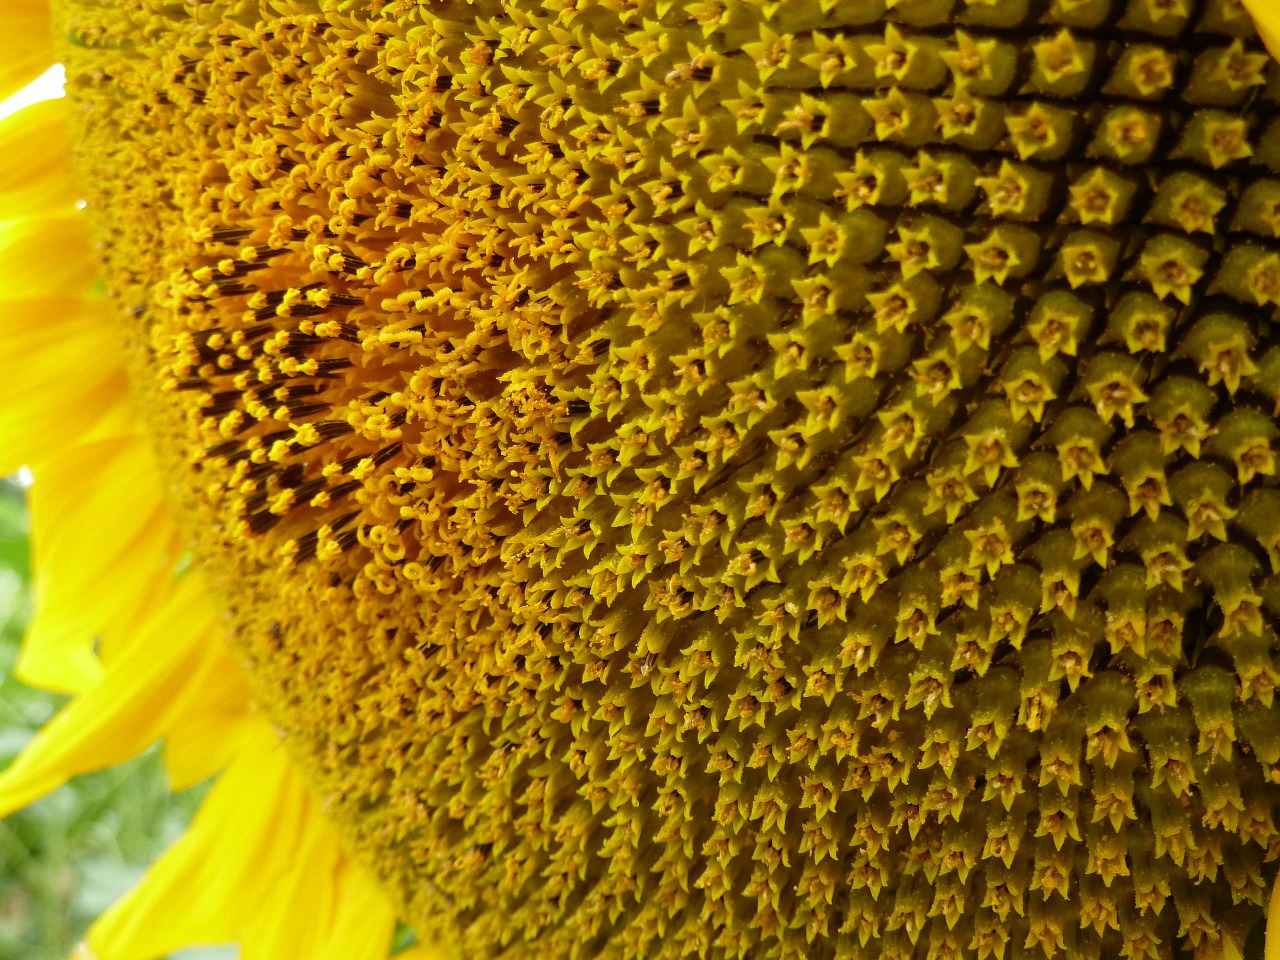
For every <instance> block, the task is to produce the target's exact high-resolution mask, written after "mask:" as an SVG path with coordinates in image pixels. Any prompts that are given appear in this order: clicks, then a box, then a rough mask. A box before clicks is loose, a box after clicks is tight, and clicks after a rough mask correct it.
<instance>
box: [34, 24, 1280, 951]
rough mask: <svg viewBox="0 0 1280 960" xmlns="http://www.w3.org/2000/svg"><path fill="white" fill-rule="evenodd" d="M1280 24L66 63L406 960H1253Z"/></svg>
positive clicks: (176, 480) (294, 709) (1259, 905)
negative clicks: (411, 932) (419, 944)
mask: <svg viewBox="0 0 1280 960" xmlns="http://www.w3.org/2000/svg"><path fill="white" fill-rule="evenodd" d="M1269 18H1270V19H1269ZM1273 19H1274V17H1273V15H1272V14H1270V13H1268V12H1266V11H1263V12H1261V13H1260V14H1259V19H1258V20H1257V21H1256V22H1255V20H1254V19H1253V18H1252V17H1251V16H1250V13H1249V11H1248V10H1246V8H1245V7H1244V6H1243V5H1242V4H1241V3H1239V2H1238V0H1052V2H1034V3H1032V2H1021V0H1008V2H1006V0H1000V2H998V3H997V2H992V0H959V2H957V0H858V2H852V3H834V2H818V0H814V2H807V0H806V2H769V0H762V2H749V3H718V2H701V0H676V2H651V0H617V2H613V0H609V2H604V3H599V4H580V3H576V2H568V0H551V2H545V3H538V4H532V3H518V2H509V3H497V2H476V3H469V4H459V3H444V4H418V3H412V2H408V0H401V2H390V3H374V4H371V5H353V4H348V3H336V2H324V3H319V4H311V3H303V2H292V0H280V2H273V3H270V4H260V3H255V2H248V0H236V2H230V0H213V2H202V3H200V4H199V5H198V7H197V8H195V9H192V10H188V11H183V12H181V13H179V12H176V10H175V8H173V7H171V6H166V5H163V4H154V3H151V2H148V0H139V2H137V3H134V4H130V5H127V6H125V7H111V8H104V7H99V6H91V5H88V4H82V3H78V2H74V0H67V2H66V3H64V4H62V6H61V9H60V12H59V31H60V33H61V35H62V36H64V37H65V38H66V40H67V43H66V52H67V62H68V70H69V77H70V80H69V91H70V93H71V96H72V97H73V99H74V100H75V101H76V103H77V104H78V106H79V110H78V112H77V125H78V143H79V145H80V146H79V171H80V178H81V179H80V182H81V184H82V186H83V189H84V191H85V193H86V197H87V200H88V207H89V210H90V213H91V214H92V216H93V220H94V223H95V225H96V231H97V237H98V243H99V249H100V252H101V256H102V260H103V262H104V264H105V271H106V278H107V286H108V288H109V290H110V292H111V295H112V298H113V300H114V302H115V303H116V304H117V305H118V308H119V310H120V312H121V314H122V316H123V318H124V325H125V328H126V330H127V336H126V340H127V345H128V347H129V356H130V358H131V360H130V363H131V373H132V382H133V387H134V392H135V396H136V397H137V398H138V399H139V400H140V401H141V403H142V405H143V407H144V408H145V411H146V418H147V422H148V430H149V432H150V435H151V436H152V437H153V438H154V440H155V442H156V444H157V447H158V449H159V451H160V459H161V461H162V466H163V470H164V476H165V477H166V478H167V481H166V482H167V485H168V488H169V491H170V495H171V496H172V497H173V502H174V503H175V504H177V505H178V512H179V514H180V515H181V517H182V518H183V523H184V536H185V538H186V541H185V542H186V543H188V544H189V545H190V546H191V549H192V551H193V556H194V557H195V560H196V563H197V564H198V565H199V566H200V567H202V568H203V569H205V570H207V571H208V573H209V575H210V577H211V581H212V583H213V586H214V592H215V594H216V596H217V598H218V600H219V603H220V605H221V607H222V609H223V610H224V611H225V612H226V614H227V622H228V623H229V626H230V632H231V634H232V638H233V646H234V649H235V650H236V652H237V654H238V656H239V657H240V659H241V660H243V662H244V663H245V664H246V665H247V667H248V673H249V676H250V678H251V686H252V688H253V694H254V697H255V699H256V701H257V702H258V703H259V704H261V705H262V707H263V709H264V710H265V711H266V712H267V713H268V714H269V715H270V717H271V718H272V720H273V721H274V722H275V724H277V725H278V727H279V728H280V729H281V730H282V731H283V733H284V737H285V741H286V746H287V748H288V750H289V753H290V755H291V756H292V757H293V758H295V759H296V760H297V761H298V762H299V763H300V764H301V766H302V768H303V769H304V770H305V771H306V775H307V777H308V778H309V780H310V783H311V785H312V787H313V788H314V790H315V791H316V793H317V795H318V796H319V797H320V798H321V799H322V801H323V803H324V805H325V807H326V809H328V810H329V811H331V813H332V816H333V817H334V819H335V820H336V822H338V823H339V824H340V825H341V827H342V828H343V830H344V831H345V834H346V839H347V842H348V843H349V844H350V845H351V847H352V849H354V850H356V851H357V852H358V853H359V855H360V856H361V858H362V859H363V861H364V862H365V863H367V864H368V865H369V866H371V867H372V868H373V870H374V871H375V872H376V873H377V874H378V875H379V876H380V877H381V878H382V880H383V881H384V882H385V884H386V885H387V887H388V888H389V889H390V890H391V891H392V893H393V895H394V897H395V898H396V900H397V902H398V904H399V905H400V909H401V910H402V912H403V914H404V916H406V917H407V918H408V920H409V921H410V922H411V923H412V924H413V925H414V926H415V927H416V928H417V929H418V930H419V932H420V933H422V934H424V935H426V936H427V937H429V938H431V940H432V941H433V942H436V943H439V944H440V945H441V949H443V950H445V951H446V952H450V953H451V955H453V956H456V957H458V958H463V957H488V956H498V955H502V956H510V957H525V956H534V955H537V956H555V957H565V958H569V957H583V958H585V957H593V958H594V957H615V958H619V960H621V958H627V960H631V958H641V957H659V956H660V957H671V958H679V957H691V956H695V955H696V956H699V957H707V956H717V957H721V956H724V957H728V956H735V957H739V958H744V957H751V958H757V957H759V958H764V957H777V958H793V957H795V958H798V957H822V958H826V957H832V958H834V957H840V958H868V960H869V958H872V957H875V958H900V960H911V958H924V957H928V958H937V960H945V958H956V960H959V958H966V960H968V958H976V960H985V958H989V957H990V958H1004V957H1032V956H1042V955H1043V956H1044V957H1046V958H1055V957H1081V958H1093V960H1102V958H1107V957H1127V958H1134V960H1137V958H1151V960H1166V958H1172V957H1174V956H1194V957H1196V958H1197V960H1217V958H1223V960H1226V958H1235V957H1239V956H1241V951H1242V950H1243V949H1244V948H1245V943H1246V941H1247V939H1248V938H1249V936H1250V934H1251V931H1254V930H1255V929H1258V928H1259V921H1260V920H1261V918H1262V917H1263V914H1264V909H1263V904H1264V895H1265V892H1266V890H1267V888H1268V886H1269V884H1270V883H1271V882H1272V880H1273V879H1274V874H1275V869H1274V866H1273V865H1272V864H1273V862H1274V860H1275V859H1276V857H1277V855H1280V850H1278V849H1277V836H1278V834H1277V831H1276V827H1275V820H1274V817H1275V805H1276V803H1277V801H1278V800H1280V793H1278V792H1277V786H1276V784H1277V783H1280V725H1278V722H1277V707H1276V704H1275V688H1276V685H1277V684H1278V683H1280V664H1278V663H1277V661H1276V654H1277V648H1278V647H1280V640H1278V639H1277V635H1276V633H1275V630H1274V626H1273V624H1272V616H1273V615H1275V614H1277V613H1280V606H1277V604H1278V603H1280V593H1277V590H1276V574H1277V571H1280V519H1277V518H1278V517H1280V512H1278V510H1277V508H1278V507H1280V492H1277V489H1276V487H1275V474H1276V464H1275V452H1274V444H1275V440H1276V438H1277V436H1278V435H1280V430H1277V427H1276V422H1275V418H1276V416H1277V412H1278V411H1280V342H1278V341H1277V339H1276V337H1275V336H1274V332H1273V330H1272V325H1273V323H1274V322H1275V319H1276V308H1277V307H1278V306H1280V243H1278V242H1277V240H1278V238H1280V111H1278V110H1277V104H1278V103H1280V67H1278V66H1277V64H1276V63H1275V62H1274V61H1273V60H1272V59H1271V58H1270V57H1269V56H1268V54H1267V53H1266V50H1265V47H1264V40H1265V39H1269V38H1270V37H1271V36H1272V31H1274V29H1275V27H1276V24H1275V23H1273V22H1272V21H1273ZM1259 25H1260V26H1261V28H1262V30H1263V35H1262V37H1260V36H1259V32H1258V31H1259Z"/></svg>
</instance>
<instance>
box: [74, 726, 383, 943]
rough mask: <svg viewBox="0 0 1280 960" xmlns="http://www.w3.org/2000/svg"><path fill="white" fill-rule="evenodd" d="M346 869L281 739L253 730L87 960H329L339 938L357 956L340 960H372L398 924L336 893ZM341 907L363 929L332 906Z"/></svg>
mask: <svg viewBox="0 0 1280 960" xmlns="http://www.w3.org/2000/svg"><path fill="white" fill-rule="evenodd" d="M350 869H353V868H352V867H350V865H349V864H347V863H346V857H345V855H344V854H342V853H341V851H340V848H339V846H338V844H337V841H336V838H335V837H334V836H333V833H332V831H331V830H330V828H329V827H328V826H327V824H325V822H324V821H323V819H322V818H321V817H320V815H319V811H318V810H317V808H316V804H315V803H314V801H313V800H312V799H311V797H310V796H309V795H308V794H307V792H306V788H305V787H304V786H303V784H302V780H301V778H300V777H299V776H298V775H297V774H296V773H295V772H294V768H293V765H292V764H291V762H290V761H289V760H288V758H287V757H286V756H285V754H284V751H283V749H282V747H281V745H280V742H279V739H278V737H277V736H276V735H275V734H274V732H272V731H271V730H270V729H269V728H268V727H267V725H266V723H265V722H264V721H261V720H257V721H255V722H254V723H252V724H251V725H249V726H248V727H247V728H246V731H245V735H244V738H243V741H242V743H241V746H240V749H239V750H238V751H237V756H236V759H235V761H234V762H233V763H232V764H231V766H230V767H228V768H227V770H226V772H225V773H223V775H222V776H221V777H220V778H219V779H218V782H217V784H216V785H215V786H214V788H213V790H211V791H210V793H209V796H208V797H207V798H206V800H205V802H204V805H203V806H202V807H201V808H200V811H199V813H197V814H196V818H195V821H194V822H193V823H192V825H191V828H190V829H189V830H188V831H187V833H186V834H185V835H184V836H183V837H182V838H181V839H180V840H179V841H178V842H177V843H176V844H175V845H174V846H173V847H171V848H170V849H169V850H168V851H167V852H166V853H165V854H164V855H163V856H162V857H161V858H160V860H159V861H157V862H156V864H155V865H154V866H153V867H152V868H151V870H150V871H149V872H148V873H147V876H146V877H145V878H144V879H143V881H142V882H141V883H140V884H139V885H138V886H137V887H136V888H135V889H134V890H133V891H132V892H131V893H129V894H128V895H127V896H126V897H125V898H124V899H123V900H121V901H120V902H119V903H117V904H116V905H115V906H113V907H112V908H111V909H110V910H109V911H107V913H106V914H104V915H103V916H102V917H101V918H100V919H99V920H98V922H97V923H96V924H95V925H94V927H93V928H92V929H91V930H90V932H89V940H88V942H89V947H90V949H91V951H92V954H91V955H92V956H93V957H95V958H97V960H158V958H161V957H164V956H166V955H167V954H169V953H171V952H173V951H175V950H178V949H181V948H183V947H188V946H193V945H198V944H210V943H230V942H237V943H239V944H240V945H241V956H242V957H243V958H244V960H279V958H280V957H299V958H303V957H305V958H308V960H311V958H317V960H329V958H330V957H332V958H334V960H337V957H338V956H339V954H337V953H333V952H329V951H328V947H327V946H325V945H328V944H331V943H333V942H334V938H335V935H336V934H337V933H338V932H339V930H338V928H339V926H341V927H342V936H343V937H344V938H345V942H346V944H348V945H354V944H357V943H360V944H363V946H353V947H352V949H353V950H354V952H351V953H348V954H345V955H341V956H342V960H366V958H368V960H380V958H381V957H385V956H386V954H387V952H388V949H389V945H390V939H391V936H392V931H393V929H394V926H395V922H394V917H393V915H392V912H391V910H390V908H389V907H388V906H387V905H386V903H385V901H384V899H383V898H379V897H377V896H374V895H373V894H372V893H370V892H369V891H368V890H365V889H362V888H356V889H352V888H350V887H349V885H348V886H347V887H345V888H344V886H343V880H342V878H343V877H344V876H345V875H346V872H347V871H348V870H350ZM375 892H376V891H375ZM345 896H354V898H355V900H356V901H357V903H356V904H355V905H359V906H361V907H362V913H363V917H362V918H357V917H353V916H350V915H349V912H348V911H349V910H350V909H352V905H346V906H341V907H340V906H339V901H340V900H341V899H343V898H344V897H345ZM339 918H342V923H341V924H339Z"/></svg>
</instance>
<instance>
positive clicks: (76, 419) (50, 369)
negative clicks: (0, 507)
mask: <svg viewBox="0 0 1280 960" xmlns="http://www.w3.org/2000/svg"><path fill="white" fill-rule="evenodd" d="M118 336H119V331H118V329H117V328H116V326H115V324H114V322H113V318H112V317H111V309H110V306H109V304H108V303H107V301H105V300H97V301H75V300H36V301H21V302H16V303H0V356H5V357H21V358H22V360H21V362H18V363H11V364H6V366H5V371H4V376H3V377H0V475H2V474H8V473H12V472H13V471H15V470H17V469H18V467H20V466H24V465H35V464H38V463H39V462H41V461H42V460H44V459H46V458H47V457H48V456H49V455H50V454H51V453H53V452H54V451H57V450H60V449H65V448H66V447H68V446H71V445H73V444H75V443H78V442H80V441H81V440H84V439H85V438H86V437H87V435H88V434H89V433H90V431H96V433H97V435H98V436H102V437H108V436H113V435H118V434H119V433H120V432H122V431H123V430H124V429H126V425H125V422H124V415H125V410H124V402H125V398H126V392H127V389H128V384H127V382H126V378H125V372H124V361H123V353H122V351H121V349H120V345H119V343H118V342H117V340H118ZM51 437H56V438H57V439H58V442H57V443H56V444H51V443H50V442H49V440H50V438H51Z"/></svg>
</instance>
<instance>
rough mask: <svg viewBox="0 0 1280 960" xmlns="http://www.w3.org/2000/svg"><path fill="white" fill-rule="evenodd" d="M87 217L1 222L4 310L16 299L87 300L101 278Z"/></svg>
mask: <svg viewBox="0 0 1280 960" xmlns="http://www.w3.org/2000/svg"><path fill="white" fill-rule="evenodd" d="M87 219H88V218H86V217H84V216H82V215H80V214H79V213H78V212H74V211H73V212H71V213H68V214H66V215H64V216H60V217H59V216H54V217H49V218H47V219H43V218H42V219H38V220H32V219H28V220H0V309H3V310H4V312H5V313H6V314H8V312H9V306H8V305H9V304H10V303H12V302H13V301H16V300H55V299H59V298H66V297H73V298H80V297H85V296H88V294H89V291H90V288H91V287H92V286H93V281H94V278H95V277H96V276H97V275H98V267H97V256H96V255H95V253H94V249H93V244H92V242H91V241H90V239H89V233H88V223H87Z"/></svg>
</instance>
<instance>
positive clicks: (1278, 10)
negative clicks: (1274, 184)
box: [1244, 0, 1280, 960]
mask: <svg viewBox="0 0 1280 960" xmlns="http://www.w3.org/2000/svg"><path fill="white" fill-rule="evenodd" d="M1244 8H1245V9H1246V10H1248V11H1249V12H1250V13H1251V14H1253V19H1254V22H1255V23H1257V25H1258V33H1260V34H1261V35H1262V39H1263V42H1265V43H1266V45H1267V49H1268V50H1270V51H1271V55H1272V56H1273V57H1275V58H1276V59H1277V60H1280V0H1244ZM1267 960H1271V958H1270V955H1268V957H1267Z"/></svg>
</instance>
